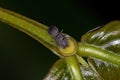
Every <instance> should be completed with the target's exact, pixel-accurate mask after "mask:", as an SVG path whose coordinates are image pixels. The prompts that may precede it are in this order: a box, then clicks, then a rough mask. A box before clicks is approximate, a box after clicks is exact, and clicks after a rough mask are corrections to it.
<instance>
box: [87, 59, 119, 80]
mask: <svg viewBox="0 0 120 80" xmlns="http://www.w3.org/2000/svg"><path fill="white" fill-rule="evenodd" d="M88 62H89V64H90V65H91V67H92V68H93V70H94V71H96V72H97V73H98V74H99V75H100V76H101V77H102V78H103V80H120V66H118V65H116V64H112V63H108V62H105V61H102V60H99V59H95V58H89V59H88Z"/></svg>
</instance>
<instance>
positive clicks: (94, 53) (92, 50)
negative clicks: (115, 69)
mask: <svg viewBox="0 0 120 80" xmlns="http://www.w3.org/2000/svg"><path fill="white" fill-rule="evenodd" d="M78 54H79V55H80V56H91V57H95V58H98V59H102V60H104V61H108V62H111V63H114V64H117V65H119V66H120V56H118V55H115V53H113V52H109V51H107V50H105V49H101V48H99V47H97V46H93V45H89V44H85V43H79V49H78Z"/></svg>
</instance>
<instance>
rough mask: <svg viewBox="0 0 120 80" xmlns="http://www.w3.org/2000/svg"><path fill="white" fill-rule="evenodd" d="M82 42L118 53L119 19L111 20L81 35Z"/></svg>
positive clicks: (119, 51)
mask: <svg viewBox="0 0 120 80" xmlns="http://www.w3.org/2000/svg"><path fill="white" fill-rule="evenodd" d="M82 42H85V43H88V44H92V45H96V46H99V47H101V48H103V49H107V50H108V51H112V52H114V53H116V54H120V21H112V22H110V23H108V24H106V25H104V26H102V27H98V28H96V29H93V30H91V31H89V32H88V33H86V34H85V35H83V37H82Z"/></svg>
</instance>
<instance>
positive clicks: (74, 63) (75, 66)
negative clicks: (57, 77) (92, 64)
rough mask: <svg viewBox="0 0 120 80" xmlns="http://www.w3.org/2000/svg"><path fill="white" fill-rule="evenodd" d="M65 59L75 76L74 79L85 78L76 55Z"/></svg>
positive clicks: (80, 79)
mask: <svg viewBox="0 0 120 80" xmlns="http://www.w3.org/2000/svg"><path fill="white" fill-rule="evenodd" d="M65 61H66V64H67V66H68V68H69V70H70V73H71V75H72V77H73V80H83V79H82V74H81V71H80V67H79V63H78V61H77V59H76V58H75V56H69V57H65Z"/></svg>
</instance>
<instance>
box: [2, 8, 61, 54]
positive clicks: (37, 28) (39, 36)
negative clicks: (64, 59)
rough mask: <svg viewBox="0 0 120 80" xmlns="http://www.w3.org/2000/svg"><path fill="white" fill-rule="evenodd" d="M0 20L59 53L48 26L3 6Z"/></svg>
mask: <svg viewBox="0 0 120 80" xmlns="http://www.w3.org/2000/svg"><path fill="white" fill-rule="evenodd" d="M0 21H2V22H5V23H8V24H9V25H11V26H12V27H14V28H16V29H18V30H20V31H22V32H24V33H26V34H28V35H29V36H31V37H33V38H34V39H36V40H37V41H39V42H40V43H42V44H43V45H44V46H46V47H47V48H49V49H50V50H51V51H53V52H54V53H55V54H57V53H58V52H57V50H56V47H57V44H56V41H55V40H54V38H53V37H51V36H50V35H49V33H48V27H47V26H45V25H43V24H41V23H38V22H36V21H34V20H31V19H29V18H26V17H24V16H22V15H20V14H17V13H15V12H12V11H9V10H6V9H3V8H0ZM57 55H58V56H60V55H59V54H57Z"/></svg>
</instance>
